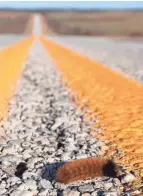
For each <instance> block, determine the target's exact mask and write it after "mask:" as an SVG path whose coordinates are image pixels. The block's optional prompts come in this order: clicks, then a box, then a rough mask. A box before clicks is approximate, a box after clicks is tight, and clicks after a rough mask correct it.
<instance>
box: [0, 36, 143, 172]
mask: <svg viewBox="0 0 143 196" xmlns="http://www.w3.org/2000/svg"><path fill="white" fill-rule="evenodd" d="M34 39H35V37H34V36H30V37H29V38H27V39H26V40H23V41H21V42H18V43H16V44H14V45H12V46H10V47H8V48H6V49H4V50H2V51H1V52H0V62H1V64H0V118H1V119H2V118H4V117H6V116H7V115H6V114H7V108H8V102H9V99H10V98H11V96H12V94H13V92H14V89H15V85H16V81H17V79H18V78H19V77H20V74H21V71H22V64H23V62H24V60H25V58H26V56H27V53H28V50H29V48H30V46H31V44H32V42H33V40H34ZM36 39H39V40H40V41H41V43H42V44H43V46H44V47H45V49H46V50H47V52H48V53H49V54H50V56H51V57H52V58H53V60H54V62H55V64H56V65H57V70H59V71H60V72H62V73H63V79H64V80H66V81H67V84H68V86H69V87H70V88H71V89H73V92H77V93H78V95H79V96H78V99H76V101H77V104H79V105H81V100H82V99H83V98H84V99H85V98H86V100H87V104H88V107H89V109H90V110H91V111H92V112H93V114H94V115H95V116H96V118H97V119H98V122H99V123H98V124H97V123H96V124H95V125H94V126H93V128H94V129H93V130H92V134H93V135H94V136H96V137H98V136H99V135H96V132H95V131H94V130H95V129H96V128H97V127H98V128H99V127H100V128H101V129H102V130H103V133H104V136H103V139H104V140H105V139H107V140H108V141H110V146H114V147H116V146H117V147H118V149H120V150H121V152H122V153H123V154H125V155H126V156H125V157H124V158H123V159H121V160H120V162H121V161H122V164H125V165H131V167H134V168H137V169H143V164H142V160H143V147H142V146H143V85H142V84H140V83H138V82H136V81H135V80H132V79H129V78H126V77H125V76H124V75H122V74H120V73H118V72H115V71H113V70H111V69H109V68H108V67H106V66H104V65H101V64H99V63H97V62H95V61H92V60H90V59H88V58H86V57H84V56H82V55H80V54H77V53H75V52H74V51H71V50H69V49H67V48H64V47H63V46H61V45H59V44H57V43H54V42H52V41H49V40H47V39H45V38H44V37H43V36H41V37H39V36H37V37H36ZM88 117H89V118H90V117H91V116H88ZM100 139H102V136H101V137H100Z"/></svg>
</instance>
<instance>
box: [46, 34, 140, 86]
mask: <svg viewBox="0 0 143 196" xmlns="http://www.w3.org/2000/svg"><path fill="white" fill-rule="evenodd" d="M47 38H49V39H51V40H53V41H56V42H57V43H62V44H63V45H64V46H66V47H68V48H70V49H72V50H74V51H76V52H78V53H81V54H83V55H84V56H87V57H89V58H91V59H93V60H95V61H98V62H101V63H102V64H104V65H107V66H110V67H111V68H112V69H115V70H117V71H119V72H122V73H124V74H126V75H127V76H129V77H132V78H134V79H136V80H138V81H140V82H143V66H142V64H143V55H142V54H143V42H141V41H140V42H135V41H133V42H131V41H117V40H110V39H105V38H100V37H99V38H95V37H86V36H60V37H59V36H48V37H47Z"/></svg>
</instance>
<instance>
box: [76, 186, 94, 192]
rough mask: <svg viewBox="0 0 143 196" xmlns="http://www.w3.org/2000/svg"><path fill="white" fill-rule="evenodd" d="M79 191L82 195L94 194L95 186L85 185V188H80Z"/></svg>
mask: <svg viewBox="0 0 143 196" xmlns="http://www.w3.org/2000/svg"><path fill="white" fill-rule="evenodd" d="M78 190H79V191H80V192H81V193H86V192H92V191H94V189H93V186H92V185H91V184H85V185H83V186H79V187H78Z"/></svg>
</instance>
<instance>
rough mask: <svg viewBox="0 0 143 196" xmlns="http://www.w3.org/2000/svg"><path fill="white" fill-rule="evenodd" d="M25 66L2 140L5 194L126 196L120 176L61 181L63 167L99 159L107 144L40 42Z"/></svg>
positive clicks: (0, 189)
mask: <svg viewBox="0 0 143 196" xmlns="http://www.w3.org/2000/svg"><path fill="white" fill-rule="evenodd" d="M25 66H26V67H25V70H24V74H23V77H22V80H20V81H19V83H18V88H17V91H16V94H15V96H14V97H13V99H12V100H11V102H10V106H9V117H8V121H7V122H5V123H4V125H3V129H4V130H5V133H6V138H1V139H0V150H1V156H0V163H1V167H0V195H1V196H9V195H10V196H33V195H34V194H37V195H39V196H46V195H49V196H50V195H51V196H56V195H59V196H60V195H63V196H68V195H71V196H80V195H82V196H90V195H92V196H95V195H101V196H102V195H104V196H117V195H121V192H122V185H121V183H120V181H119V180H118V179H116V178H114V179H112V178H108V177H104V178H97V179H94V180H93V181H92V182H91V181H85V182H81V183H80V184H76V183H75V184H71V185H68V186H65V185H62V184H60V183H57V182H56V181H55V179H54V175H55V172H56V169H57V168H58V167H59V165H61V164H63V163H64V162H65V161H69V160H73V159H81V158H85V157H89V156H94V157H99V155H100V147H101V146H104V143H102V142H100V141H97V140H96V139H93V138H92V137H91V136H90V134H89V132H90V123H89V122H87V121H85V120H83V116H82V115H81V114H80V113H79V112H78V111H77V110H76V106H75V105H74V104H73V103H72V102H71V97H70V95H69V94H70V91H69V90H68V89H67V88H66V87H65V86H64V85H63V84H62V83H61V81H60V75H59V73H57V72H56V70H55V66H54V64H53V62H52V61H51V59H50V58H49V57H48V56H47V53H46V52H45V50H44V48H43V47H42V45H41V44H40V43H39V42H38V41H35V43H34V44H33V46H32V48H31V50H30V53H29V55H28V58H27V60H26V63H25Z"/></svg>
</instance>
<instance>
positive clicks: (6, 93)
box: [0, 36, 34, 119]
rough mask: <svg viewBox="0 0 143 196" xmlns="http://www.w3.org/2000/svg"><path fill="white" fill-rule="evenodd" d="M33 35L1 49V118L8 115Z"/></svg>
mask: <svg viewBox="0 0 143 196" xmlns="http://www.w3.org/2000/svg"><path fill="white" fill-rule="evenodd" d="M33 39H34V38H33V36H31V37H28V38H27V39H25V40H23V41H20V42H18V43H15V44H13V45H11V46H10V47H7V48H5V49H3V50H1V51H0V119H3V118H6V117H7V108H8V101H9V99H10V98H11V96H12V94H13V92H14V89H15V85H16V81H17V79H18V78H19V76H20V73H21V71H22V63H23V62H24V60H25V58H26V56H27V53H28V50H29V47H30V46H31V44H32V42H33Z"/></svg>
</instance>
